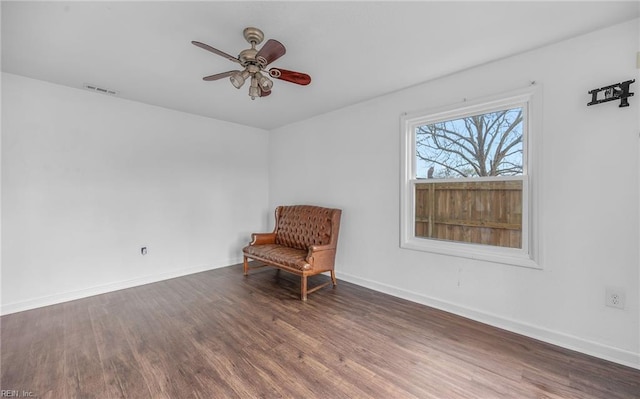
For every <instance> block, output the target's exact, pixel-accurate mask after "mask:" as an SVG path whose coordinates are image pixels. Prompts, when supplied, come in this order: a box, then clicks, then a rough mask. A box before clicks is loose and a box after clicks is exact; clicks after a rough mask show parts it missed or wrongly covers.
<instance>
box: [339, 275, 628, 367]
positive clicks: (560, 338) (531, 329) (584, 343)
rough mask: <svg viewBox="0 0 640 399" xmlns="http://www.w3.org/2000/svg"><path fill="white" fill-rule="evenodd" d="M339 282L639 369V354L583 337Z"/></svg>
mask: <svg viewBox="0 0 640 399" xmlns="http://www.w3.org/2000/svg"><path fill="white" fill-rule="evenodd" d="M336 275H337V277H338V278H339V279H340V280H344V281H347V282H349V283H353V284H356V285H360V286H362V287H366V288H370V289H372V290H375V291H379V292H383V293H385V294H389V295H392V296H395V297H398V298H402V299H406V300H408V301H411V302H416V303H419V304H422V305H426V306H430V307H433V308H436V309H440V310H444V311H445V312H449V313H453V314H456V315H459V316H462V317H466V318H468V319H471V320H475V321H478V322H480V323H484V324H488V325H491V326H494V327H498V328H501V329H503V330H507V331H511V332H514V333H517V334H521V335H525V336H527V337H530V338H534V339H537V340H539V341H543V342H547V343H550V344H553V345H557V346H560V347H563V348H566V349H570V350H574V351H576V352H581V353H584V354H587V355H590V356H595V357H598V358H600V359H604V360H608V361H611V362H614V363H618V364H622V365H624V366H628V367H632V368H635V369H640V353H634V352H631V351H626V350H623V349H619V348H614V347H611V346H608V345H603V344H600V343H597V342H592V341H589V340H585V339H583V338H580V337H576V336H572V335H569V334H565V333H562V332H559V331H553V330H549V329H546V328H542V327H537V326H534V325H531V324H528V323H524V322H521V321H518V320H513V319H509V318H505V317H502V316H499V315H495V314H491V313H487V312H484V311H481V310H478V309H472V308H468V307H465V306H460V305H456V304H454V303H451V302H446V301H441V300H438V299H435V298H432V297H429V296H426V295H423V294H419V293H415V292H411V291H407V290H404V289H401V288H398V287H394V286H391V285H388V284H383V283H379V282H376V281H372V280H367V279H363V278H360V277H356V276H352V275H350V274H345V273H336Z"/></svg>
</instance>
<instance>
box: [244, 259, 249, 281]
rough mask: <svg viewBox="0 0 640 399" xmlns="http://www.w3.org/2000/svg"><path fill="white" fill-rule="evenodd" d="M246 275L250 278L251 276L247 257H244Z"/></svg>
mask: <svg viewBox="0 0 640 399" xmlns="http://www.w3.org/2000/svg"><path fill="white" fill-rule="evenodd" d="M243 266H244V275H245V276H248V275H249V263H247V257H246V256H245V257H244V265H243Z"/></svg>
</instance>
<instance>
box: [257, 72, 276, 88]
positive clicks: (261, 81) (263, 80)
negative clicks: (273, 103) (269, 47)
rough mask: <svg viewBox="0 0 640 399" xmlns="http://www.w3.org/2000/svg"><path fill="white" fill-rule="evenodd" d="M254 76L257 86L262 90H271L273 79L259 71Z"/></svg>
mask: <svg viewBox="0 0 640 399" xmlns="http://www.w3.org/2000/svg"><path fill="white" fill-rule="evenodd" d="M256 77H257V78H258V86H260V89H261V90H262V91H271V88H272V87H273V81H272V80H271V79H269V78H268V77H266V76H264V75H263V74H261V73H260V72H258V73H256Z"/></svg>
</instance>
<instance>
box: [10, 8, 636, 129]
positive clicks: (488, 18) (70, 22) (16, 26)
mask: <svg viewBox="0 0 640 399" xmlns="http://www.w3.org/2000/svg"><path fill="white" fill-rule="evenodd" d="M1 12H2V26H1V27H2V70H3V71H5V72H9V73H14V74H19V75H23V76H27V77H31V78H35V79H41V80H45V81H49V82H53V83H57V84H61V85H66V86H70V87H75V88H82V87H83V85H84V84H85V83H90V84H94V85H98V86H102V87H105V88H108V89H112V90H116V91H118V92H119V94H118V95H119V96H120V97H122V98H125V99H129V100H134V101H140V102H143V103H147V104H153V105H157V106H161V107H165V108H170V109H175V110H180V111H185V112H189V113H193V114H198V115H204V116H208V117H212V118H216V119H220V120H226V121H230V122H235V123H240V124H244V125H249V126H255V127H260V128H264V129H272V128H275V127H279V126H283V125H286V124H289V123H292V122H294V121H298V120H302V119H306V118H309V117H312V116H314V115H318V114H322V113H325V112H328V111H331V110H334V109H338V108H341V107H344V106H347V105H350V104H354V103H357V102H360V101H363V100H367V99H370V98H373V97H376V96H379V95H382V94H385V93H389V92H392V91H396V90H399V89H402V88H405V87H409V86H413V85H416V84H418V83H421V82H425V81H428V80H431V79H434V78H437V77H440V76H443V75H446V74H449V73H452V72H455V71H459V70H462V69H465V68H469V67H472V66H475V65H478V64H482V63H486V62H488V61H491V60H495V59H499V58H503V57H506V56H509V55H513V54H516V53H520V52H523V51H526V50H529V49H533V48H536V47H540V46H543V45H546V44H549V43H553V42H556V41H559V40H563V39H566V38H569V37H572V36H576V35H579V34H582V33H586V32H589V31H593V30H596V29H599V28H602V27H606V26H609V25H613V24H616V23H619V22H623V21H626V20H630V19H633V18H637V17H638V16H639V15H640V13H639V3H638V2H635V1H626V2H610V1H602V2H594V1H587V2H577V1H571V2H562V3H561V2H549V1H535V2H482V1H472V2H416V1H413V2H363V1H359V2H309V1H297V2H292V1H289V2H274V1H263V2H213V1H199V2H160V1H153V2H152V1H144V2H124V1H115V2H54V1H47V2H7V1H3V2H2V10H1ZM247 26H256V27H258V28H260V29H262V30H263V31H264V33H265V41H266V40H267V39H270V38H273V39H277V40H279V41H280V42H282V43H283V44H284V45H285V46H286V48H287V53H286V54H285V55H284V56H283V57H282V58H280V59H279V60H277V61H275V62H274V63H273V64H272V66H277V67H281V68H284V69H291V70H296V71H301V72H306V73H308V74H310V75H311V77H312V82H311V84H310V85H309V86H298V85H294V84H291V83H287V82H284V81H277V80H276V81H275V83H274V87H273V90H272V94H271V96H269V97H265V98H258V99H256V100H255V101H252V100H251V99H250V97H249V96H248V88H247V87H246V85H245V87H243V88H242V89H240V90H236V89H235V88H234V87H233V86H232V85H231V83H230V82H229V81H228V79H224V80H219V81H214V82H205V81H203V80H202V77H203V76H207V75H211V74H214V73H219V72H225V71H228V70H232V69H236V66H237V64H235V63H232V62H231V61H229V60H227V59H225V58H223V57H220V56H217V55H215V54H212V53H209V52H207V51H205V50H202V49H200V48H198V47H195V46H193V45H192V44H191V43H190V42H191V41H192V40H198V41H201V42H204V43H207V44H209V45H211V46H213V47H216V48H218V49H220V50H222V51H225V52H227V53H229V54H231V55H234V56H235V55H237V54H238V53H239V52H240V50H242V49H245V48H247V47H249V45H248V43H247V42H246V41H245V40H244V38H243V37H242V30H243V29H244V28H245V27H247ZM633 39H634V38H630V39H629V40H633ZM636 39H637V38H636ZM96 95H100V94H96Z"/></svg>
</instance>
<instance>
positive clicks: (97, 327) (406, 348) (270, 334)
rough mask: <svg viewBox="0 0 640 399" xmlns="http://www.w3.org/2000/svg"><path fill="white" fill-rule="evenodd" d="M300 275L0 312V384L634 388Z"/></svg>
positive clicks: (351, 393) (352, 391) (174, 286)
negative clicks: (303, 284) (302, 288)
mask: <svg viewBox="0 0 640 399" xmlns="http://www.w3.org/2000/svg"><path fill="white" fill-rule="evenodd" d="M326 278H327V277H326V276H316V277H314V278H312V279H310V286H312V284H313V282H314V281H315V282H318V281H324V279H326ZM298 284H299V279H298V278H297V277H294V276H290V275H288V274H287V273H284V272H281V273H279V274H277V273H276V271H275V270H274V269H270V268H266V269H261V270H260V271H255V272H252V274H251V275H250V276H249V277H248V278H244V277H243V276H242V266H241V265H234V266H230V267H227V268H223V269H217V270H213V271H209V272H204V273H199V274H194V275H190V276H186V277H181V278H177V279H173V280H167V281H163V282H159V283H154V284H149V285H145V286H141V287H136V288H132V289H127V290H122V291H117V292H112V293H109V294H104V295H99V296H95V297H91V298H86V299H82V300H77V301H73V302H67V303H64V304H59V305H54V306H49V307H45V308H40V309H35V310H30V311H26V312H21V313H15V314H10V315H6V316H3V317H2V318H0V323H1V335H0V343H1V348H0V350H1V355H2V356H1V361H2V363H1V365H0V366H1V380H0V388H1V389H3V390H12V391H18V392H17V393H18V394H20V395H22V393H23V391H26V392H31V393H32V395H33V396H32V397H37V398H385V399H386V398H447V399H449V398H606V399H613V398H640V370H635V369H632V368H627V367H623V366H620V365H617V364H614V363H610V362H606V361H603V360H599V359H596V358H593V357H589V356H586V355H583V354H579V353H575V352H571V351H569V350H566V349H562V348H558V347H555V346H552V345H548V344H545V343H542V342H539V341H536V340H532V339H529V338H526V337H522V336H519V335H516V334H513V333H509V332H506V331H503V330H499V329H496V328H493V327H489V326H486V325H483V324H480V323H476V322H473V321H470V320H468V319H464V318H461V317H457V316H454V315H451V314H448V313H445V312H442V311H438V310H434V309H432V308H429V307H426V306H422V305H418V304H415V303H412V302H408V301H405V300H402V299H398V298H394V297H391V296H388V295H385V294H381V293H377V292H375V291H371V290H368V289H365V288H362V287H359V286H356V285H353V284H349V283H346V282H344V281H338V286H337V287H336V288H335V289H332V288H329V287H327V288H324V289H322V290H320V291H318V292H316V293H314V294H312V295H310V296H309V300H308V301H307V302H306V303H304V302H301V301H300V300H299V299H298V295H299V286H298ZM5 396H6V395H5Z"/></svg>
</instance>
